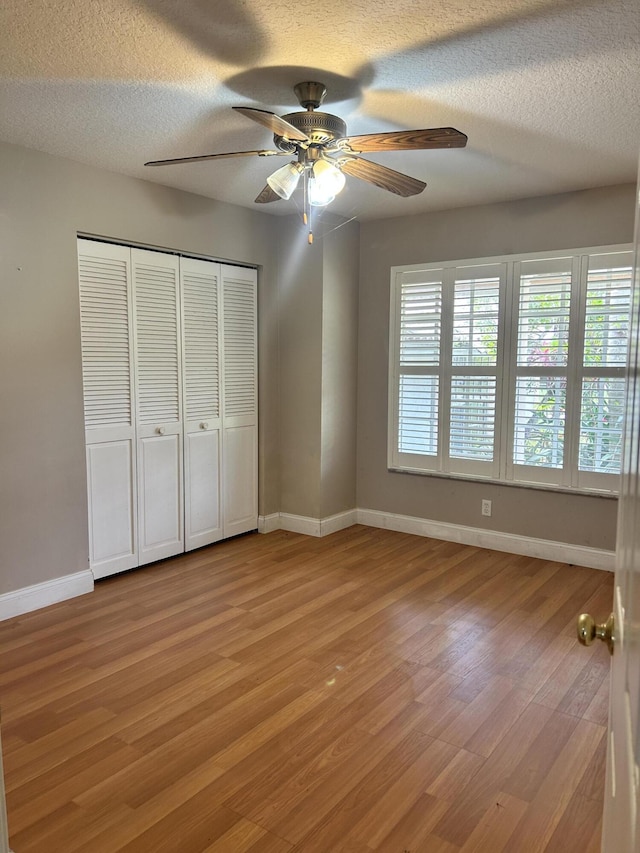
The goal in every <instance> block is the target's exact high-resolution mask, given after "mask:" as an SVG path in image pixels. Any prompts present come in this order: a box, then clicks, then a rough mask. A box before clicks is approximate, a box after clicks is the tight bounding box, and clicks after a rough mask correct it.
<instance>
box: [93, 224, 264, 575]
mask: <svg viewBox="0 0 640 853" xmlns="http://www.w3.org/2000/svg"><path fill="white" fill-rule="evenodd" d="M78 270H79V284H80V318H81V334H82V371H83V387H84V411H85V436H86V454H87V485H88V499H89V551H90V556H89V562H90V567H91V569H92V571H93V574H94V576H95V577H96V578H100V577H105V576H107V575H110V574H114V573H116V572H120V571H124V570H126V569H130V568H133V567H135V566H141V565H144V564H146V563H150V562H153V561H155V560H160V559H163V558H165V557H170V556H173V555H175V554H178V553H181V552H182V551H189V550H192V549H193V548H199V547H201V546H203V545H208V544H211V543H212V542H216V541H218V540H219V539H224V538H226V537H229V536H234V535H236V534H238V533H244V532H246V531H247V530H253V529H255V528H256V527H257V515H258V509H257V502H258V499H257V473H258V459H257V429H258V422H257V347H256V271H255V270H254V269H249V268H245V267H237V266H231V265H227V264H219V263H215V262H213V261H206V260H199V259H195V258H187V257H180V256H178V255H174V254H169V253H164V252H159V251H149V250H144V249H137V248H130V247H127V246H120V245H116V244H112V243H101V242H98V241H94V240H86V239H79V240H78Z"/></svg>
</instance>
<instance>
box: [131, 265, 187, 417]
mask: <svg viewBox="0 0 640 853" xmlns="http://www.w3.org/2000/svg"><path fill="white" fill-rule="evenodd" d="M132 259H133V281H134V294H135V300H134V311H135V327H136V368H137V370H136V380H137V381H136V390H137V407H138V422H139V423H140V424H155V423H159V424H162V423H177V422H178V421H179V420H180V408H181V406H180V380H181V376H180V372H181V365H180V341H179V314H178V271H177V259H176V258H174V257H173V256H171V255H169V256H165V255H162V254H161V253H159V252H147V251H143V250H138V249H133V250H132Z"/></svg>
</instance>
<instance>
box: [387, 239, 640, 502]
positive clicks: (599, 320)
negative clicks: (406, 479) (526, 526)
mask: <svg viewBox="0 0 640 853" xmlns="http://www.w3.org/2000/svg"><path fill="white" fill-rule="evenodd" d="M632 261H633V252H632V251H630V250H628V249H627V248H626V247H612V248H611V249H585V250H582V251H574V252H569V253H566V254H563V255H557V254H556V253H551V252H549V253H542V254H538V255H520V256H517V255H512V256H506V257H502V258H484V259H479V260H470V261H459V262H455V263H451V264H449V263H446V264H433V265H429V264H427V265H420V266H418V265H416V266H403V267H394V268H392V270H391V310H390V346H389V433H388V464H389V467H390V468H391V469H399V470H409V471H418V472H420V471H424V472H427V473H429V472H440V473H443V474H452V475H462V476H464V475H469V476H472V477H475V476H478V477H484V478H491V479H495V480H501V481H506V482H509V481H512V482H513V481H515V482H521V483H531V484H533V485H549V486H554V487H557V486H560V487H562V488H568V489H595V490H604V491H615V490H617V488H618V479H619V475H618V472H619V468H620V456H621V441H622V421H623V410H624V397H625V385H624V378H623V377H624V365H625V362H626V359H627V348H628V327H629V317H630V310H631V307H630V295H631V289H632V288H631V278H632V275H631V269H632Z"/></svg>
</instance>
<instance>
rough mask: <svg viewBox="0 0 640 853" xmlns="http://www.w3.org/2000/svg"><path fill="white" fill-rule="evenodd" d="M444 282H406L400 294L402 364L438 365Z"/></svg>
mask: <svg viewBox="0 0 640 853" xmlns="http://www.w3.org/2000/svg"><path fill="white" fill-rule="evenodd" d="M441 326H442V284H441V283H440V282H423V283H420V284H406V283H405V284H403V285H402V292H401V295H400V364H401V365H411V364H414V365H438V364H439V363H440V332H441Z"/></svg>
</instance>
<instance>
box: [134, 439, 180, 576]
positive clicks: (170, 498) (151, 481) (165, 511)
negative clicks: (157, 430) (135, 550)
mask: <svg viewBox="0 0 640 853" xmlns="http://www.w3.org/2000/svg"><path fill="white" fill-rule="evenodd" d="M143 432H145V433H146V432H147V430H144V431H143ZM180 438H181V437H180V433H179V432H178V431H177V430H176V431H174V432H173V433H170V434H166V433H165V434H161V435H160V434H150V435H146V434H144V435H142V436H139V438H138V486H139V493H140V501H139V504H138V507H139V510H138V512H139V529H140V534H139V535H140V565H144V564H145V563H150V562H152V561H153V560H162V559H163V558H165V557H171V556H173V555H174V554H179V553H181V552H182V551H183V545H182V494H181V491H182V482H181V480H182V476H181V475H182V464H181V463H182V458H181V457H182V447H181V441H180Z"/></svg>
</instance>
